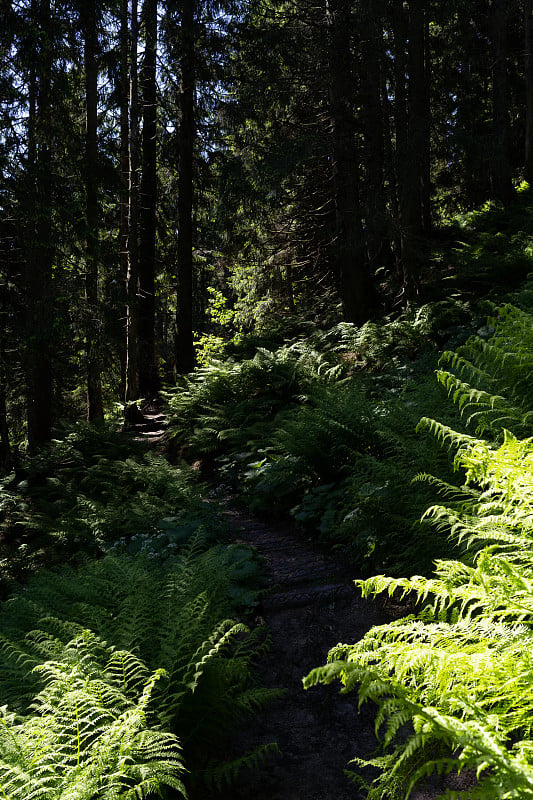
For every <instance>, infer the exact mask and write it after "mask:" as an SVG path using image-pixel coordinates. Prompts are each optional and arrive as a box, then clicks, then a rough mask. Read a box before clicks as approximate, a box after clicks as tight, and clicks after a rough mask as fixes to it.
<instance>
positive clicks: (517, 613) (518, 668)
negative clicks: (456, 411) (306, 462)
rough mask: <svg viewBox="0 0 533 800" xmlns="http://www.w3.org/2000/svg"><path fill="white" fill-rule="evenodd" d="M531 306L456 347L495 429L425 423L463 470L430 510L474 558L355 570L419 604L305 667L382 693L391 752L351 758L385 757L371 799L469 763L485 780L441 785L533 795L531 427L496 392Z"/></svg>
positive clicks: (371, 592)
mask: <svg viewBox="0 0 533 800" xmlns="http://www.w3.org/2000/svg"><path fill="white" fill-rule="evenodd" d="M525 319H526V318H525V317H524V315H523V314H521V313H519V314H517V313H515V311H514V310H513V309H505V310H504V312H503V313H502V314H501V315H500V316H499V317H498V318H496V320H495V322H494V330H495V333H494V337H493V341H492V342H491V347H490V348H485V347H483V346H480V347H478V346H472V345H471V344H470V345H468V352H469V353H470V354H472V353H474V354H477V356H476V359H474V360H473V361H470V360H468V359H466V360H465V352H466V351H463V352H462V353H461V354H460V356H459V357H458V358H456V359H454V358H449V360H450V361H451V362H452V364H453V365H454V367H455V368H456V369H457V370H458V371H462V372H465V371H469V380H479V381H481V382H482V386H483V388H478V387H477V386H475V385H474V387H473V388H472V389H471V390H470V389H467V388H465V386H464V384H461V383H460V379H458V380H459V383H457V382H456V383H451V384H450V385H452V386H454V387H455V390H454V392H455V396H454V399H455V402H456V403H457V404H459V405H460V406H462V408H463V409H466V410H467V411H466V413H467V414H469V415H470V416H471V417H472V414H473V415H474V416H473V417H472V419H473V420H475V419H476V414H477V413H478V411H477V410H475V409H481V414H482V415H484V428H483V429H484V430H485V431H486V433H487V437H488V438H487V439H486V440H484V439H480V438H476V437H473V436H470V435H465V434H462V433H456V432H455V431H454V430H453V429H452V428H450V427H449V426H446V425H443V424H440V423H436V422H434V421H432V420H425V421H423V422H422V427H424V428H426V429H429V430H430V431H432V432H433V433H434V435H435V436H436V437H437V438H438V439H439V440H440V441H441V443H442V444H443V445H444V446H445V447H448V448H449V449H450V450H451V451H452V452H453V455H454V464H455V468H456V469H457V470H458V472H459V473H460V474H461V475H462V476H463V486H462V487H459V488H457V489H456V488H455V487H454V486H453V485H450V484H449V483H446V482H444V483H443V482H442V481H438V482H437V488H438V489H439V490H443V491H444V496H445V498H446V504H441V505H433V506H432V507H430V508H429V509H428V510H427V511H426V514H425V519H426V521H427V523H428V524H431V525H433V526H436V527H437V529H438V530H439V531H440V532H441V533H442V534H446V535H448V536H450V537H451V538H453V539H455V540H457V541H459V542H461V543H462V545H463V546H464V547H465V553H464V558H463V560H446V559H440V560H438V561H437V562H436V565H435V573H434V575H433V577H431V578H426V577H424V576H413V577H411V578H409V579H408V578H392V577H385V576H383V575H381V576H375V577H373V578H371V579H368V580H366V581H365V580H359V581H356V585H357V586H358V587H359V588H360V589H361V591H362V593H363V595H365V596H375V595H378V594H382V593H387V594H389V595H391V596H394V597H395V598H397V599H401V598H406V599H408V601H409V605H410V607H411V608H412V609H413V610H414V613H413V614H411V615H410V616H406V617H404V618H403V619H400V620H397V621H395V622H391V623H389V624H386V625H382V626H378V627H375V628H373V629H372V630H371V631H370V632H369V633H368V634H367V635H366V636H365V637H364V638H363V639H362V640H361V641H360V642H357V643H355V644H351V645H350V644H348V645H337V647H335V648H333V649H332V650H331V651H330V654H329V656H328V663H327V664H325V665H324V666H322V667H319V668H317V669H315V670H313V671H312V672H311V673H310V674H309V675H308V676H307V678H306V679H305V685H306V686H308V687H309V686H312V685H314V684H316V683H331V682H332V681H336V680H340V682H341V683H342V686H343V689H342V691H357V692H358V695H359V702H360V703H363V702H366V701H367V700H368V701H371V702H373V703H375V704H376V706H377V715H376V728H377V731H378V732H379V733H380V734H381V737H382V741H383V747H384V754H383V755H382V756H380V757H378V758H375V759H370V760H368V761H366V760H364V759H360V758H356V759H355V761H354V764H355V765H356V766H359V767H361V766H365V765H369V766H374V767H377V768H378V769H379V770H380V775H379V776H378V777H377V778H376V779H375V780H374V782H373V784H372V785H371V787H370V788H369V794H368V797H369V798H371V799H374V800H378V798H383V797H390V798H399V797H404V796H405V797H407V796H409V795H410V793H411V791H412V790H413V787H414V786H415V785H416V784H417V783H418V782H419V781H421V780H423V779H425V778H427V777H428V776H430V775H433V774H438V775H446V774H448V773H450V772H459V773H461V772H463V771H465V770H466V771H472V773H473V774H474V775H475V776H476V779H477V782H476V785H475V786H474V787H470V788H468V789H464V790H457V791H452V790H450V789H448V790H443V793H442V794H440V795H439V797H443V798H444V797H447V798H450V797H454V798H458V799H459V798H467V797H468V798H483V799H485V798H488V797H505V798H517V799H518V798H532V797H533V745H532V741H533V723H532V720H533V701H532V699H531V692H530V686H531V683H532V682H533V659H532V657H531V652H532V647H533V624H532V623H533V567H532V564H533V513H532V511H533V504H532V501H531V486H532V485H533V440H532V439H530V438H525V439H520V438H518V436H517V435H516V433H511V432H509V431H508V430H505V429H503V428H502V427H501V419H498V416H497V414H500V412H501V409H502V407H503V406H502V404H500V403H499V401H498V402H496V401H495V397H496V395H495V394H494V390H495V389H496V388H497V387H498V386H500V387H503V381H504V380H506V378H507V377H508V375H509V372H508V369H509V365H511V366H512V364H513V363H515V364H518V363H520V364H524V363H526V361H527V358H526V359H525V360H523V359H522V356H521V355H520V358H518V357H516V358H515V356H514V355H512V357H511V358H510V359H505V358H503V357H502V358H500V359H498V360H497V364H498V366H497V369H496V368H494V367H493V366H491V364H492V363H493V361H494V352H493V350H492V348H496V347H498V348H504V347H507V348H508V350H509V352H510V353H511V354H516V352H518V351H519V350H520V348H521V347H522V345H521V344H519V343H517V340H518V339H520V337H521V336H522V333H523V326H524V324H525ZM505 342H507V344H504V343H505ZM472 364H473V367H472V368H471V365H472ZM511 372H512V370H511ZM487 387H489V388H490V389H491V391H489V390H488V388H487ZM509 387H511V388H512V391H510V390H509V391H508V394H509V396H511V397H512V403H510V404H509V405H508V406H507V408H510V407H511V406H513V404H515V405H516V408H518V407H519V405H518V404H521V405H520V407H522V404H523V407H527V406H526V396H525V393H523V390H522V388H521V387H520V386H518V387H517V388H513V387H512V382H510V383H509ZM509 387H508V388H509ZM491 392H492V393H491ZM500 396H501V397H503V396H504V395H503V394H502V395H500ZM492 412H495V414H494V415H493V414H492ZM518 419H519V416H518V415H517V420H518ZM476 424H477V425H478V428H479V418H478V421H477V422H476ZM526 424H527V419H526V422H525V423H524V425H526ZM432 484H435V481H432ZM415 609H416V610H415Z"/></svg>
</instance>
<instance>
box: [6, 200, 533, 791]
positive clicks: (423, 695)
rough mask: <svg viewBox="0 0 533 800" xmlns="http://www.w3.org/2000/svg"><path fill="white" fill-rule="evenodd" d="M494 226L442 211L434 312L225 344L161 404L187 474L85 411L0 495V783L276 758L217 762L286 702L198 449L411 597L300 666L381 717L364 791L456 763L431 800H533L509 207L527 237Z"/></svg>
mask: <svg viewBox="0 0 533 800" xmlns="http://www.w3.org/2000/svg"><path fill="white" fill-rule="evenodd" d="M506 213H507V212H504V211H502V210H501V209H499V208H498V207H497V206H493V205H487V206H486V207H485V208H484V209H482V210H480V211H478V212H473V213H471V214H468V215H463V217H461V218H458V219H457V221H456V223H455V234H454V239H455V241H456V245H455V246H454V248H453V249H452V250H450V251H448V252H447V254H446V255H443V254H442V253H440V254H436V255H435V256H434V258H435V261H436V262H438V263H437V266H438V270H437V271H438V272H439V275H440V274H442V270H443V263H442V261H443V259H444V258H446V259H447V264H448V266H447V270H448V272H449V275H448V277H449V281H450V286H453V287H455V289H450V291H449V292H448V297H447V299H437V300H434V301H432V302H429V303H427V304H426V305H423V306H421V307H420V308H418V309H411V310H409V311H408V312H404V313H403V314H402V315H400V316H397V317H395V318H391V319H386V320H383V321H381V322H369V323H367V324H366V325H364V326H362V327H360V328H356V327H355V326H353V325H349V324H345V323H337V324H334V325H332V326H330V327H324V328H323V329H317V328H316V326H311V327H310V326H309V325H300V326H297V325H296V326H295V328H294V330H293V334H294V335H293V336H292V338H291V339H290V340H288V341H287V340H285V341H282V340H281V339H280V337H279V336H278V335H276V336H275V338H274V339H269V336H268V332H266V331H262V332H261V333H260V337H257V336H256V337H240V338H237V339H234V340H233V341H231V342H229V343H227V344H226V345H223V344H222V343H219V344H218V345H217V350H216V352H217V353H218V356H217V358H209V357H206V358H205V359H204V362H203V365H202V366H201V367H200V368H198V369H197V370H196V371H195V372H194V373H192V374H191V375H189V376H187V377H184V378H182V379H181V380H180V382H179V383H178V385H177V386H176V387H175V388H169V389H168V391H167V393H166V400H167V404H168V410H169V417H170V424H169V434H168V439H169V453H168V455H170V457H171V460H172V461H173V462H179V464H177V465H176V464H174V465H172V464H171V463H169V460H168V459H167V458H166V457H163V456H161V455H154V454H153V453H149V452H146V448H145V447H143V446H141V445H140V444H139V443H138V442H136V441H135V439H134V438H132V437H131V436H128V435H126V434H124V432H123V431H120V430H118V429H117V428H114V427H113V426H111V425H108V426H92V425H85V424H79V425H77V426H75V427H74V428H72V429H71V430H70V431H68V432H65V433H64V434H62V435H61V436H59V435H58V438H57V439H56V440H55V441H54V442H52V444H51V445H50V447H49V448H48V449H47V450H45V451H43V452H42V453H41V455H40V456H39V457H36V458H32V459H28V460H27V461H26V462H25V463H23V464H22V466H19V468H18V469H17V471H16V472H15V473H13V474H12V475H9V476H7V477H6V478H5V479H4V480H3V481H2V483H1V484H0V547H1V552H0V579H1V582H2V583H1V586H2V592H3V598H4V603H3V606H2V609H1V610H0V651H1V656H0V659H1V667H2V668H1V669H0V793H1V794H2V796H5V797H6V798H9V800H18V798H45V799H46V800H47V799H48V798H50V799H52V798H54V800H55V798H60V797H61V798H66V797H68V798H79V800H82V798H83V799H85V798H86V799H87V800H91V798H96V797H98V798H104V799H105V798H120V799H121V800H122V799H124V800H125V799H126V798H132V799H133V798H152V797H157V796H162V797H179V796H187V795H188V796H189V797H202V796H203V794H204V793H205V787H206V785H212V786H215V787H216V786H221V785H222V784H224V783H226V782H229V781H231V780H233V779H234V778H235V777H236V775H237V774H238V772H239V770H240V769H241V768H242V767H250V766H252V767H253V766H254V765H255V764H257V763H258V761H259V760H261V759H263V758H264V757H266V756H267V755H268V754H269V753H270V752H273V751H275V750H276V744H275V743H272V744H271V745H263V746H261V747H258V748H257V749H255V750H252V751H251V752H249V753H244V754H242V755H241V757H239V758H235V756H234V754H233V755H231V757H230V756H226V746H227V742H226V738H227V736H226V732H227V730H228V728H230V727H233V726H234V724H235V720H236V719H238V718H240V717H241V716H244V715H247V714H253V713H255V712H256V711H257V710H258V709H260V708H261V707H262V706H263V705H264V704H265V703H267V702H269V701H270V700H271V699H272V698H273V697H275V696H277V694H278V693H277V692H272V691H267V690H265V689H264V688H262V687H260V686H258V685H257V684H256V683H255V680H254V675H253V669H252V664H253V663H254V662H255V661H257V659H258V658H261V654H262V653H263V651H264V649H265V648H266V647H267V646H268V633H267V632H265V631H263V630H262V629H258V630H253V631H250V630H249V629H248V628H247V627H246V625H244V624H243V623H242V622H241V621H239V620H240V619H242V618H243V617H244V618H245V617H246V612H247V611H249V610H250V609H252V608H254V606H255V604H256V603H257V598H258V593H259V592H260V591H261V578H260V568H259V564H258V562H257V560H256V558H255V556H254V554H253V552H251V551H250V550H248V549H246V548H243V547H241V546H238V545H235V544H230V543H228V541H227V538H226V532H225V529H224V526H223V524H221V522H220V516H219V515H217V510H216V504H215V503H214V502H212V501H210V502H206V496H205V495H206V490H205V487H203V486H202V485H201V484H200V483H199V481H198V473H197V471H196V470H192V469H191V468H190V467H189V466H187V464H186V461H187V462H189V463H191V462H192V461H200V464H201V466H202V467H203V468H204V469H205V470H206V473H207V474H208V475H210V476H212V477H214V476H216V479H217V480H218V481H219V483H220V482H222V483H223V484H224V485H225V484H230V485H232V487H233V490H234V491H237V490H238V491H240V492H241V495H242V497H243V498H244V499H245V500H246V502H247V503H248V504H249V506H250V507H251V508H252V509H253V510H254V511H257V512H259V513H264V514H266V513H269V514H285V515H286V514H290V515H291V516H292V518H293V519H294V521H295V523H296V525H297V530H299V531H300V533H301V535H304V536H313V537H315V538H318V539H319V540H320V541H321V542H322V543H323V544H325V545H326V546H328V547H330V548H333V549H336V548H338V549H341V550H342V552H343V554H344V555H347V556H349V558H350V560H351V563H352V564H353V568H354V575H355V574H357V575H360V576H362V577H361V578H359V579H358V580H357V581H356V585H357V586H358V587H359V589H360V590H361V591H362V593H363V594H364V595H367V596H378V595H383V594H387V593H388V594H389V595H391V596H394V598H395V599H396V600H398V599H399V598H404V599H406V600H407V601H408V602H407V605H406V609H407V610H408V611H409V612H412V613H409V616H406V617H404V618H403V619H400V620H397V621H395V622H393V623H390V624H388V625H383V626H380V627H376V628H373V629H372V630H371V631H370V632H369V633H368V634H367V635H366V636H365V637H364V638H363V639H362V640H361V641H360V642H357V643H355V644H339V645H337V646H336V647H335V648H333V649H332V650H331V652H330V654H329V657H328V661H327V663H326V664H324V665H322V666H319V667H317V668H316V669H315V670H313V671H312V672H311V673H310V674H309V675H308V676H307V677H306V678H305V685H306V686H307V687H312V686H314V685H315V684H317V683H331V682H333V681H340V683H341V686H342V691H343V692H352V691H353V692H357V693H358V696H359V701H360V703H363V702H366V701H371V702H372V703H374V704H375V706H376V708H377V716H376V730H377V732H378V734H380V735H381V741H382V748H381V750H380V751H379V752H377V753H376V754H375V757H374V758H371V759H367V760H363V759H361V758H360V757H359V756H358V754H354V761H353V763H352V764H351V765H349V774H350V775H351V776H352V777H353V779H354V781H355V782H356V783H357V784H359V785H361V784H362V785H365V786H366V790H367V793H368V797H369V800H386V798H391V799H392V798H403V797H408V796H409V794H410V793H411V790H412V788H413V787H414V786H416V785H418V784H419V783H420V782H422V781H424V780H426V779H427V778H428V776H432V775H433V774H435V773H436V774H437V775H439V776H442V775H444V776H446V775H449V774H450V773H453V774H455V773H460V777H459V781H457V780H456V781H455V783H454V784H453V785H455V786H458V787H460V786H461V776H463V784H462V786H463V788H456V789H453V790H452V789H451V788H450V786H451V785H452V784H450V783H448V784H446V783H444V784H443V785H444V786H446V785H447V786H448V788H446V789H443V790H442V794H441V796H442V797H447V798H457V800H459V798H465V800H466V798H472V799H474V798H478V797H479V798H482V799H483V800H489V798H490V800H492V798H495V797H499V798H529V797H531V798H533V731H532V730H531V719H532V717H533V714H532V711H533V709H532V708H531V699H530V694H531V691H530V689H531V685H532V683H533V666H532V664H531V663H530V662H531V658H530V650H531V646H532V645H533V640H532V641H530V640H531V639H532V633H531V619H532V617H531V614H532V609H533V588H532V587H533V572H532V568H531V564H532V563H533V546H532V541H533V537H532V535H531V528H532V519H533V515H532V512H531V497H530V495H531V486H532V485H533V403H532V401H531V391H530V386H531V383H532V372H533V341H532V340H533V333H532V332H533V299H532V298H533V281H532V280H531V279H528V280H526V283H525V284H524V283H523V279H524V277H525V275H526V273H527V272H528V271H529V270H530V269H531V267H532V266H533V250H531V245H530V235H529V233H528V231H529V229H530V228H531V219H530V216H531V214H530V211H529V210H528V207H527V204H524V203H522V205H518V206H517V209H515V211H514V212H513V213H514V214H515V215H516V214H518V213H519V215H521V216H520V220H519V222H520V225H521V230H522V229H523V230H522V232H520V231H519V232H518V233H517V220H516V219H515V220H510V219H508V218H507V216H506ZM457 242H458V243H457ZM503 256H505V257H503ZM509 275H511V276H514V278H513V279H515V281H514V282H515V286H516V287H519V288H515V289H514V290H513V291H512V292H509V293H508V295H507V297H506V298H505V297H504V299H505V300H507V301H508V302H507V303H506V304H504V305H501V298H502V293H503V290H504V285H505V278H507V277H508V276H509ZM504 276H505V278H504ZM521 281H522V284H521V286H520V283H521ZM483 292H484V293H485V294H487V293H488V300H487V299H486V300H485V301H484V302H483V303H479V302H478V301H477V300H476V299H475V298H476V296H478V295H479V294H480V293H483ZM487 313H488V314H489V318H488V320H487ZM278 333H279V331H278ZM435 373H436V378H437V379H435ZM413 569H415V570H416V572H417V573H418V574H417V575H415V576H414V577H412V578H410V579H407V578H404V577H402V576H403V575H405V574H406V573H407V572H408V571H409V572H410V573H411V574H412V570H413ZM377 573H379V574H377ZM369 576H373V577H369ZM386 576H388V577H386ZM369 775H370V777H368V776H369ZM464 776H466V778H465V777H464ZM363 778H364V779H363ZM436 786H437V784H433V793H434V794H437V793H438V791H437V789H436V788H435V787H436Z"/></svg>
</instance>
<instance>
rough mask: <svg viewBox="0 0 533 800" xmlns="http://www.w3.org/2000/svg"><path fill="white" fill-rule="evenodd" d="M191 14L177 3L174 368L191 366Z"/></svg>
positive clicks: (192, 8) (192, 11) (191, 8)
mask: <svg viewBox="0 0 533 800" xmlns="http://www.w3.org/2000/svg"><path fill="white" fill-rule="evenodd" d="M194 17H195V2H193V0H191V2H187V0H183V2H182V7H181V48H182V49H181V53H182V55H181V63H180V66H181V86H180V121H179V130H178V151H179V152H178V157H179V172H178V275H177V277H178V290H177V292H178V293H177V311H176V370H177V372H178V373H185V372H190V371H191V370H192V369H193V368H194V349H193V331H192V302H193V297H192V276H193V199H194V184H193V177H194V137H195V119H194V91H195V69H194V47H195V43H194Z"/></svg>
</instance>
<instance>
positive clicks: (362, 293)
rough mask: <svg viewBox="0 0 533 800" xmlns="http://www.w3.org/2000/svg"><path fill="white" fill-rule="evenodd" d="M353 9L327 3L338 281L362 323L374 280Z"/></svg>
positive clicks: (337, 1) (347, 315) (345, 302)
mask: <svg viewBox="0 0 533 800" xmlns="http://www.w3.org/2000/svg"><path fill="white" fill-rule="evenodd" d="M350 10H351V3H350V2H348V0H326V21H327V25H328V32H329V94H330V116H331V132H332V138H333V142H332V144H333V148H332V149H333V191H334V194H335V211H336V242H335V260H336V262H337V264H336V272H337V273H338V274H339V277H340V291H341V299H342V307H343V316H344V319H345V320H347V321H348V322H354V323H356V324H361V323H363V322H365V321H366V320H367V319H368V317H369V310H370V309H369V283H370V281H369V275H368V264H367V257H366V244H365V238H364V233H363V224H362V220H361V208H360V203H359V184H360V178H359V164H358V161H357V153H356V149H355V120H354V105H355V101H354V87H353V69H352V55H351V46H350V45H351V43H350V31H351V19H350Z"/></svg>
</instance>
